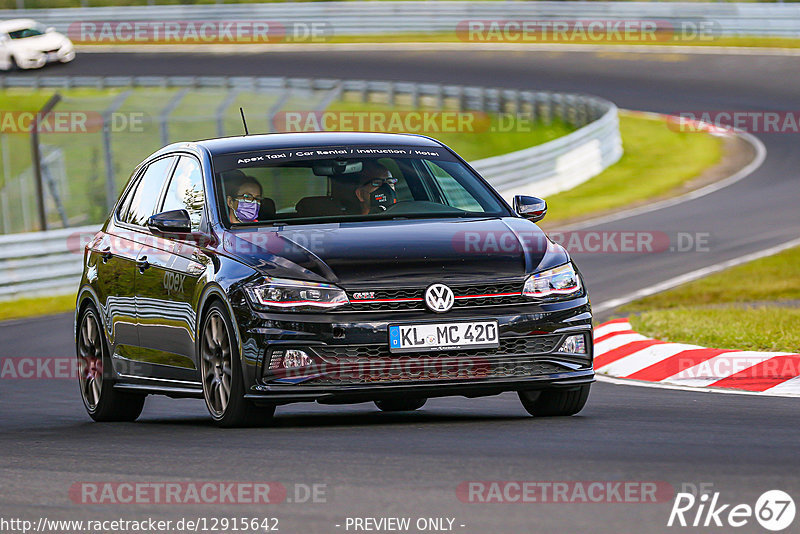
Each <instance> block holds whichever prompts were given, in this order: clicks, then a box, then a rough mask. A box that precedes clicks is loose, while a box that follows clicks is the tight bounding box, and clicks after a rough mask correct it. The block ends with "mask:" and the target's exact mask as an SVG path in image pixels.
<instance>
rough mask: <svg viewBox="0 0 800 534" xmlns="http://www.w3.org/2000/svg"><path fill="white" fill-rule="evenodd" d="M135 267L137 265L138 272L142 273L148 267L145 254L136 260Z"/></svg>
mask: <svg viewBox="0 0 800 534" xmlns="http://www.w3.org/2000/svg"><path fill="white" fill-rule="evenodd" d="M136 267H138V269H139V272H140V273H144V272H145V271H146V270H147V269H148V268H149V267H150V263H149V262H148V261H147V256H142V257H141V258H139V259H138V260H136Z"/></svg>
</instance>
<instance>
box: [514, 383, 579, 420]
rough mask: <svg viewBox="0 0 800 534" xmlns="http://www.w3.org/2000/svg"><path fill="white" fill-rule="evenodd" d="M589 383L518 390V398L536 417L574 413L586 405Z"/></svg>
mask: <svg viewBox="0 0 800 534" xmlns="http://www.w3.org/2000/svg"><path fill="white" fill-rule="evenodd" d="M591 388H592V385H591V384H587V385H585V386H580V387H577V388H571V389H546V390H544V391H541V392H540V391H520V392H519V400H520V401H522V406H524V407H525V409H526V410H527V411H528V413H529V414H531V415H533V416H536V417H554V416H565V415H575V414H576V413H578V412H580V411H581V410H582V409H583V407H584V406H585V405H586V400H587V399H588V398H589V390H590V389H591Z"/></svg>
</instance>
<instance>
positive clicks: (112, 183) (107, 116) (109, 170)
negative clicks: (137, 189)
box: [103, 89, 131, 210]
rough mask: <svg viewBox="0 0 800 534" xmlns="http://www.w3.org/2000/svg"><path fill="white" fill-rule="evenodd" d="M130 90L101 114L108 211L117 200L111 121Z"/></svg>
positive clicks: (121, 94)
mask: <svg viewBox="0 0 800 534" xmlns="http://www.w3.org/2000/svg"><path fill="white" fill-rule="evenodd" d="M130 94H131V90H130V89H129V90H127V91H123V92H122V93H120V94H119V95H117V97H116V98H115V99H114V101H113V102H111V105H110V106H108V108H107V109H106V110H105V111H104V112H103V155H104V157H105V164H106V207H107V208H108V209H109V210H110V209H111V208H113V207H114V202H116V200H117V184H116V180H115V178H114V154H113V153H112V152H111V124H110V123H111V119H112V117H113V114H114V113H116V111H117V110H118V109H119V108H120V107H121V106H122V104H123V103H124V102H125V100H126V99H127V98H128V96H129V95H130Z"/></svg>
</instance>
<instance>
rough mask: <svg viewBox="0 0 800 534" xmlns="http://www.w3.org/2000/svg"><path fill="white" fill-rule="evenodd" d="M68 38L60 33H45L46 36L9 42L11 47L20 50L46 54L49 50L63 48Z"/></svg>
mask: <svg viewBox="0 0 800 534" xmlns="http://www.w3.org/2000/svg"><path fill="white" fill-rule="evenodd" d="M66 39H67V38H66V37H64V36H63V35H61V34H59V33H45V34H44V35H36V36H34V37H26V38H25V39H14V40H12V41H9V43H11V46H13V47H14V48H18V49H20V50H29V51H36V52H45V51H47V50H56V49H58V48H61V47H62V46H63V45H64V43H65V41H66Z"/></svg>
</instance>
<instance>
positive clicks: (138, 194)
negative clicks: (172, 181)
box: [123, 156, 175, 226]
mask: <svg viewBox="0 0 800 534" xmlns="http://www.w3.org/2000/svg"><path fill="white" fill-rule="evenodd" d="M174 161H175V156H170V157H167V158H162V159H159V160H156V161H154V162H153V163H151V164H150V165H149V166H148V167H147V170H145V171H144V174H143V175H142V177H141V178H140V179H139V185H138V186H137V187H136V191H135V192H134V194H133V197H132V198H131V204H130V208H129V209H128V210H127V212H126V213H125V216H124V217H125V218H124V219H123V221H124V222H126V223H129V224H135V225H137V226H144V225H145V223H146V222H147V218H148V217H150V216H151V215H153V213H155V208H156V202H158V199H159V197H160V196H161V188H162V186H163V185H164V180H166V179H167V176H168V173H169V170H170V169H171V168H172V163H173V162H174Z"/></svg>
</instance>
